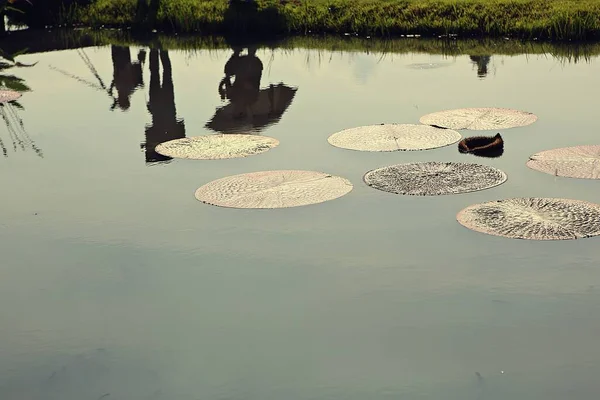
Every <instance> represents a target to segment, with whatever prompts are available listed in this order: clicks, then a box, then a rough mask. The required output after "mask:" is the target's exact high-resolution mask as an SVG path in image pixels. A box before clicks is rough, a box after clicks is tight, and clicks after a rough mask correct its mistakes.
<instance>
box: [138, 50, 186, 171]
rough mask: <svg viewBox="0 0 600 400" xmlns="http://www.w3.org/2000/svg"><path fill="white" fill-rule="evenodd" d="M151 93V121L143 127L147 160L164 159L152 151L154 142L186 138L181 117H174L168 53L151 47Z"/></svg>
mask: <svg viewBox="0 0 600 400" xmlns="http://www.w3.org/2000/svg"><path fill="white" fill-rule="evenodd" d="M159 64H162V67H163V74H162V85H161V82H160V75H159ZM149 66H150V96H149V99H148V111H149V112H150V114H151V115H152V124H151V125H150V126H149V127H147V128H146V144H145V149H146V162H156V161H167V160H170V159H171V158H170V157H165V156H163V155H160V154H158V153H156V151H155V150H154V149H155V147H156V146H157V145H159V144H160V143H164V142H166V141H169V140H174V139H181V138H184V137H185V125H184V122H183V120H178V119H177V109H176V108H175V89H174V87H173V73H172V70H171V59H170V58H169V53H168V52H167V51H164V50H160V51H159V50H156V49H153V50H150V59H149Z"/></svg>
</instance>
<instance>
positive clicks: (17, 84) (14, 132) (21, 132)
mask: <svg viewBox="0 0 600 400" xmlns="http://www.w3.org/2000/svg"><path fill="white" fill-rule="evenodd" d="M0 57H3V58H4V57H5V58H4V59H0V71H6V70H8V69H11V68H16V67H33V66H34V65H35V64H37V63H35V64H30V65H27V64H22V63H20V62H17V61H15V60H14V56H12V55H9V54H6V53H4V52H2V51H1V50H0ZM5 89H8V90H14V91H16V92H20V93H23V92H30V91H31V89H30V88H29V86H27V84H25V81H24V80H23V79H21V78H19V77H17V76H15V75H12V74H10V73H4V72H3V73H0V90H5ZM24 109H25V108H24V107H23V106H22V105H21V103H20V102H19V101H16V100H15V101H10V102H7V103H0V117H2V120H3V121H4V125H6V133H8V140H5V139H6V137H2V136H0V151H2V155H3V156H4V157H8V153H9V148H12V151H14V152H15V153H16V152H17V151H19V150H21V151H27V150H33V151H34V153H35V154H37V155H38V156H39V157H43V154H42V151H41V149H39V148H38V147H37V146H36V144H35V142H34V141H33V140H32V139H31V137H30V136H29V134H28V133H27V131H26V130H25V123H24V122H23V119H22V118H21V116H20V115H19V111H22V110H24Z"/></svg>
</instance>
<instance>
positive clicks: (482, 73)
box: [469, 55, 492, 78]
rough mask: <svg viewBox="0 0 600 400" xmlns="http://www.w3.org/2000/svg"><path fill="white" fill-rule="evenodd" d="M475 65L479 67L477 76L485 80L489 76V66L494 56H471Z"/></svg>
mask: <svg viewBox="0 0 600 400" xmlns="http://www.w3.org/2000/svg"><path fill="white" fill-rule="evenodd" d="M469 58H470V59H471V61H472V62H473V64H474V65H476V66H477V76H478V77H479V78H485V77H486V76H487V74H488V65H489V63H490V60H491V58H492V56H489V55H485V56H469Z"/></svg>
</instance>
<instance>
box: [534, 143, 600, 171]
mask: <svg viewBox="0 0 600 400" xmlns="http://www.w3.org/2000/svg"><path fill="white" fill-rule="evenodd" d="M527 166H528V167H529V168H531V169H534V170H536V171H540V172H545V173H547V174H551V175H555V176H562V177H567V178H580V179H600V145H595V146H573V147H562V148H559V149H552V150H546V151H542V152H540V153H536V154H534V155H532V156H531V157H529V161H527Z"/></svg>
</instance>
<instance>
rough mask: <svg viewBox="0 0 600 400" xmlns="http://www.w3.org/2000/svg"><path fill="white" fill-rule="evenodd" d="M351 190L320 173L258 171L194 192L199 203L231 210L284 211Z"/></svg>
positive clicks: (349, 185) (341, 180) (337, 179)
mask: <svg viewBox="0 0 600 400" xmlns="http://www.w3.org/2000/svg"><path fill="white" fill-rule="evenodd" d="M351 190H352V183H350V181H348V180H347V179H345V178H342V177H339V176H333V175H330V174H326V173H323V172H315V171H299V170H280V171H260V172H251V173H246V174H240V175H233V176H228V177H225V178H221V179H217V180H215V181H212V182H209V183H207V184H206V185H204V186H201V187H200V188H198V190H196V193H195V196H196V199H198V200H200V201H201V202H203V203H207V204H211V205H215V206H220V207H231V208H285V207H298V206H304V205H309V204H317V203H322V202H325V201H329V200H333V199H336V198H338V197H341V196H344V195H345V194H347V193H349V192H350V191H351Z"/></svg>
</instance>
